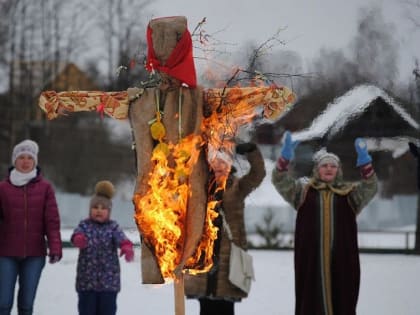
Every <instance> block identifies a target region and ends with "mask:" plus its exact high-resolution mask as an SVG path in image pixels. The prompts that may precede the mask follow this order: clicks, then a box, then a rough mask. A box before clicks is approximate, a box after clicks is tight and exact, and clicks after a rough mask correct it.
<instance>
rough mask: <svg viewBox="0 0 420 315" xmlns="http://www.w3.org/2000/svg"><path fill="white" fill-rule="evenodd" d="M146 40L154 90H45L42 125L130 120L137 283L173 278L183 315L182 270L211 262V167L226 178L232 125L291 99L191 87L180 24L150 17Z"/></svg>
mask: <svg viewBox="0 0 420 315" xmlns="http://www.w3.org/2000/svg"><path fill="white" fill-rule="evenodd" d="M147 40H148V52H147V63H146V68H147V69H148V70H149V71H150V72H152V73H155V74H158V75H159V78H160V81H159V83H158V84H157V85H156V86H154V87H148V88H142V87H135V88H129V89H128V90H127V91H119V92H99V91H70V92H55V91H45V92H43V93H42V94H41V97H40V100H39V106H40V107H41V108H42V109H43V110H44V111H45V112H46V115H47V118H48V119H54V118H56V117H58V116H60V115H61V114H62V113H68V112H77V111H100V112H103V113H105V114H107V115H109V116H111V117H113V118H115V119H127V118H128V119H129V121H130V123H131V127H132V131H133V136H134V141H135V148H136V159H137V181H136V187H135V191H134V195H133V203H134V208H135V211H134V219H135V222H136V224H137V227H138V230H139V233H140V235H141V240H142V248H141V254H142V255H141V271H142V281H143V283H144V284H158V283H165V282H168V281H169V280H174V281H175V314H184V311H185V310H184V304H183V303H184V302H183V299H184V297H183V296H184V293H183V273H185V272H188V273H191V274H194V273H200V272H207V271H209V270H210V268H211V267H212V264H213V260H212V254H213V245H214V241H215V239H216V237H217V228H216V227H215V226H214V224H213V220H214V219H215V218H216V217H217V215H218V214H217V211H216V203H217V201H213V198H211V196H209V194H208V192H207V182H208V180H209V173H210V170H211V169H214V168H215V167H217V165H218V164H220V163H225V164H227V165H228V167H227V168H226V171H225V176H226V177H227V175H228V173H229V170H230V169H229V167H230V165H231V164H232V156H233V149H234V147H233V146H234V140H235V136H236V133H237V132H238V130H239V128H240V127H241V126H243V125H245V124H247V123H250V122H251V121H253V120H255V119H257V118H258V117H263V118H266V119H276V118H277V117H278V116H279V115H280V114H281V113H282V112H283V111H284V110H285V109H286V108H287V107H288V106H289V105H290V104H292V103H293V102H294V100H295V96H294V94H293V93H292V92H291V91H290V90H289V89H288V88H286V87H279V86H254V87H241V88H240V87H234V88H210V89H203V88H202V87H200V86H197V82H196V81H197V80H196V73H195V67H194V61H193V52H192V39H191V35H190V33H189V31H188V28H187V19H186V18H185V17H181V16H176V17H165V18H157V19H153V20H151V21H150V22H149V25H148V28H147ZM261 108H262V110H259V111H257V109H261ZM257 112H258V114H257ZM219 180H220V179H219Z"/></svg>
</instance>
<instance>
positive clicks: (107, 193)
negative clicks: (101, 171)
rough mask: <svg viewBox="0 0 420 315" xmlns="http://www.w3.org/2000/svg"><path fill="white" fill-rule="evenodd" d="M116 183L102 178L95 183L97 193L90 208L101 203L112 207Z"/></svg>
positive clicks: (105, 206)
mask: <svg viewBox="0 0 420 315" xmlns="http://www.w3.org/2000/svg"><path fill="white" fill-rule="evenodd" d="M114 193H115V188H114V185H113V184H112V183H111V182H110V181H108V180H101V181H99V182H97V183H96V185H95V194H94V195H93V197H92V199H91V200H90V205H89V206H90V208H93V207H94V206H96V205H98V204H101V205H102V206H103V207H104V208H107V209H109V210H111V209H112V201H111V199H112V197H113V196H114Z"/></svg>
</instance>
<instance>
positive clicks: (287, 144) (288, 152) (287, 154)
mask: <svg viewBox="0 0 420 315" xmlns="http://www.w3.org/2000/svg"><path fill="white" fill-rule="evenodd" d="M298 144H299V141H297V140H296V141H293V140H292V135H291V134H290V131H286V132H285V134H284V140H283V146H282V147H281V153H280V154H281V156H282V157H283V158H284V159H285V160H288V161H290V160H291V159H293V156H294V155H295V148H296V147H297V145H298Z"/></svg>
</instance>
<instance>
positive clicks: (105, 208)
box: [71, 181, 134, 315]
mask: <svg viewBox="0 0 420 315" xmlns="http://www.w3.org/2000/svg"><path fill="white" fill-rule="evenodd" d="M114 192H115V190H114V186H113V185H112V183H111V182H109V181H100V182H98V183H97V184H96V186H95V195H94V196H93V197H92V199H91V201H90V212H89V218H87V219H85V220H82V221H81V222H80V223H79V225H78V226H77V228H76V229H75V230H74V231H73V234H72V236H71V242H72V243H73V245H74V246H76V247H78V248H79V249H80V251H79V259H78V261H77V274H76V291H77V293H78V298H79V302H78V310H79V315H115V314H116V311H117V294H118V292H119V291H120V289H121V283H120V282H121V280H120V262H119V259H118V248H120V256H124V257H125V260H126V261H127V262H130V261H132V260H133V259H134V251H133V244H132V242H131V241H130V240H129V239H128V238H127V236H126V235H125V234H124V232H123V231H122V229H121V228H120V227H119V225H118V223H117V222H115V221H113V220H111V219H110V212H111V208H112V202H111V198H112V197H113V195H114Z"/></svg>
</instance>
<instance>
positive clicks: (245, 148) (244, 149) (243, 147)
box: [236, 142, 257, 154]
mask: <svg viewBox="0 0 420 315" xmlns="http://www.w3.org/2000/svg"><path fill="white" fill-rule="evenodd" d="M256 148H257V145H256V144H255V143H252V142H247V143H241V144H238V145H237V146H236V153H238V154H245V153H249V152H252V151H254V150H255V149H256Z"/></svg>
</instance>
